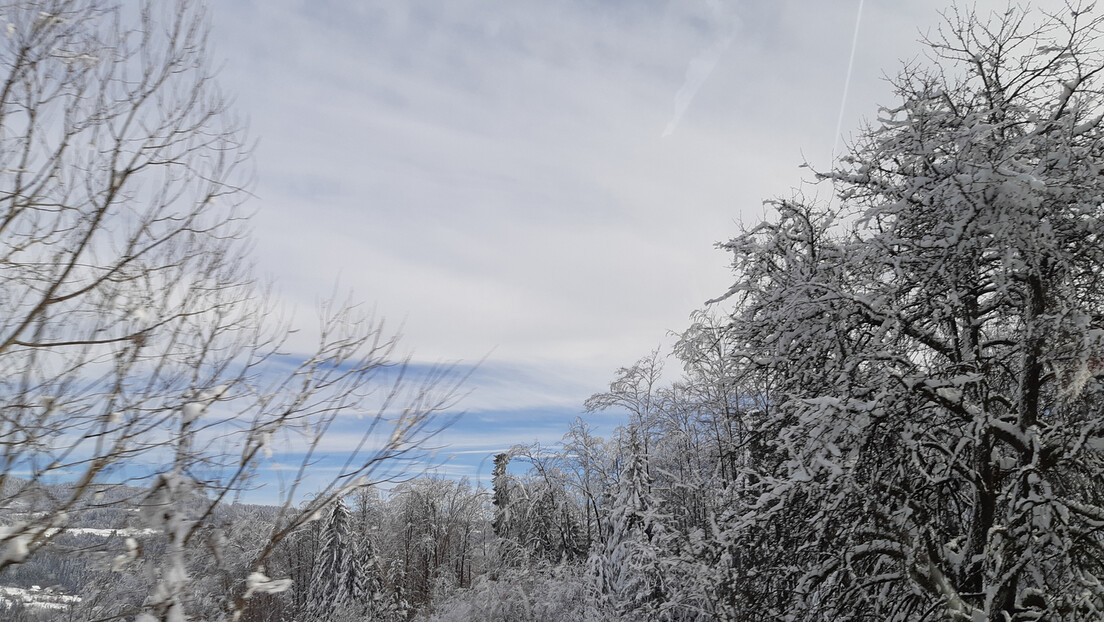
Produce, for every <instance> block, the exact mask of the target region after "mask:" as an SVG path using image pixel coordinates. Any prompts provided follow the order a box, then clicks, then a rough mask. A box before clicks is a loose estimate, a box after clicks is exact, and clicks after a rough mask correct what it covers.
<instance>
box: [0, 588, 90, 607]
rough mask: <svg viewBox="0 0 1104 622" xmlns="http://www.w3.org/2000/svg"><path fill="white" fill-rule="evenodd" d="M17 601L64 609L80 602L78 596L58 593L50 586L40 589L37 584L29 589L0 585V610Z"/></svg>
mask: <svg viewBox="0 0 1104 622" xmlns="http://www.w3.org/2000/svg"><path fill="white" fill-rule="evenodd" d="M17 602H21V603H23V604H24V605H26V606H28V607H37V608H39V609H65V608H67V607H69V606H70V605H71V604H75V603H78V602H80V597H79V596H70V595H68V594H59V593H57V592H54V591H53V590H51V589H50V588H46V589H42V588H40V587H39V586H37V585H35V586H32V587H31V588H30V589H26V588H21V587H3V586H0V611H2V610H4V609H7V608H8V607H9V606H11V605H10V604H9V603H12V604H14V603H17Z"/></svg>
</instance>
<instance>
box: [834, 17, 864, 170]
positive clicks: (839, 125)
mask: <svg viewBox="0 0 1104 622" xmlns="http://www.w3.org/2000/svg"><path fill="white" fill-rule="evenodd" d="M862 12H863V0H859V12H858V13H857V14H856V15H855V34H853V35H852V36H851V58H850V59H849V60H848V61H847V79H846V80H844V81H843V99H841V100H840V111H839V118H838V119H836V136H835V139H834V140H833V142H832V160H831V163H830V164H829V166H835V165H836V152H837V150H838V149H839V141H840V134H841V133H843V110H844V108H845V107H846V106H847V92H848V91H849V90H851V70H852V69H853V68H854V67H855V48H857V47H858V46H859V22H861V21H862Z"/></svg>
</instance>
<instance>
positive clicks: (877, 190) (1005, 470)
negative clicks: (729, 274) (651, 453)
mask: <svg viewBox="0 0 1104 622" xmlns="http://www.w3.org/2000/svg"><path fill="white" fill-rule="evenodd" d="M946 18H947V19H946V23H945V25H944V27H943V29H941V30H940V31H939V32H938V34H937V35H936V36H935V37H933V38H932V39H931V40H930V41H929V44H930V49H931V51H932V55H933V59H934V61H935V65H934V66H932V67H921V66H908V67H906V68H905V69H904V70H903V71H902V72H901V73H900V74H899V75H898V76H897V78H896V79H895V80H894V81H893V83H894V85H895V87H896V91H897V95H898V97H899V99H900V102H899V103H898V104H897V105H895V106H893V107H891V108H887V109H883V110H882V112H881V115H880V117H879V119H878V121H877V123H875V124H874V125H872V126H870V127H867V128H866V129H865V130H864V131H863V132H862V133H861V135H860V136H859V137H858V139H857V140H856V141H855V142H854V144H853V145H852V146H851V149H850V152H849V154H848V155H847V156H846V157H844V158H842V160H841V162H840V164H839V166H838V167H836V168H835V169H833V170H832V171H831V172H828V173H825V174H822V175H821V177H822V178H823V179H825V180H830V181H831V182H832V183H833V184H834V185H835V187H836V189H837V193H838V201H837V202H835V203H833V204H830V205H825V204H823V203H817V202H808V201H806V200H804V199H803V198H801V197H796V198H794V199H790V200H779V201H774V202H773V203H772V205H773V206H774V208H775V212H776V218H775V219H774V220H773V221H772V222H768V223H763V224H760V225H758V226H756V227H754V228H752V229H750V230H748V231H746V232H745V233H743V234H742V235H740V236H738V237H736V238H735V239H733V240H731V241H730V242H728V243H727V244H725V245H724V246H725V248H727V249H729V250H730V251H732V253H733V257H734V268H735V271H736V275H737V278H736V283H735V285H734V286H733V287H732V289H731V291H730V292H729V299H730V300H731V301H734V302H735V303H736V311H735V312H734V314H733V316H732V321H731V324H730V326H729V332H730V338H731V341H732V342H733V343H734V344H735V345H734V349H735V354H734V356H735V357H736V359H737V360H739V361H741V364H742V365H743V367H744V369H746V373H747V374H748V375H749V377H756V378H769V379H770V386H771V391H772V397H771V403H770V405H769V408H768V411H769V412H768V415H767V416H765V417H763V418H762V419H761V420H760V421H758V422H757V423H756V425H757V429H755V430H752V431H751V433H752V434H753V435H755V436H756V437H757V438H770V439H773V440H772V441H771V443H770V444H769V447H767V448H764V449H763V453H762V455H761V456H760V459H759V460H758V463H757V464H756V465H755V466H754V467H753V472H752V473H750V475H751V477H750V479H749V481H751V482H755V483H756V485H755V488H754V492H753V497H752V498H753V499H754V503H753V504H752V506H751V510H750V511H748V512H747V513H746V514H744V515H743V516H742V517H741V519H740V521H739V526H736V527H733V528H732V530H731V532H730V535H731V537H733V538H735V539H737V540H741V541H743V542H744V543H745V546H746V548H748V550H751V549H753V548H756V547H760V546H761V542H762V541H764V540H765V541H769V542H772V543H774V546H772V547H768V550H770V551H774V552H775V553H774V555H773V558H772V557H771V556H769V555H768V556H767V557H766V558H762V559H760V560H759V561H758V562H757V563H760V564H762V568H761V569H759V570H760V571H761V576H762V577H763V586H762V589H761V590H759V593H760V595H761V597H762V603H761V607H760V608H759V610H758V611H759V612H760V613H759V615H775V616H778V617H779V618H782V617H785V616H796V618H798V619H818V620H819V619H824V620H829V619H830V620H858V619H879V620H943V619H953V620H970V621H978V620H994V621H996V620H1036V619H1047V620H1093V619H1100V618H1101V617H1102V616H1104V589H1102V587H1101V586H1102V585H1104V582H1102V579H1104V564H1102V563H1101V560H1104V538H1102V536H1101V532H1100V529H1099V527H1100V525H1101V524H1102V521H1104V482H1102V480H1101V472H1102V471H1101V470H1102V468H1104V455H1102V454H1101V450H1102V449H1104V410H1102V402H1104V383H1102V381H1104V356H1102V352H1104V350H1102V348H1104V341H1102V340H1104V280H1102V269H1104V268H1102V266H1104V239H1102V237H1101V232H1102V231H1104V222H1102V220H1101V219H1102V218H1104V206H1102V204H1104V175H1102V173H1104V126H1102V124H1101V115H1102V114H1104V101H1102V96H1104V92H1102V90H1101V89H1102V81H1101V77H1102V75H1101V74H1102V72H1104V55H1102V52H1101V48H1100V35H1101V25H1102V21H1101V19H1102V18H1101V17H1100V16H1099V14H1098V13H1097V12H1093V10H1092V7H1091V6H1090V5H1078V4H1070V5H1067V6H1066V7H1065V9H1064V10H1063V11H1061V12H1060V13H1057V14H1054V15H1050V14H1045V13H1029V12H1025V11H1022V10H1019V9H1010V10H1009V11H1007V12H1005V13H1003V14H998V15H994V16H992V17H989V18H985V17H978V16H976V15H973V14H966V13H960V12H957V11H952V12H951V13H949V14H947V16H946ZM794 611H797V612H798V613H793V612H794ZM764 612H770V613H764ZM787 619H790V618H787Z"/></svg>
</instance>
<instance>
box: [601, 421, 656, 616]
mask: <svg viewBox="0 0 1104 622" xmlns="http://www.w3.org/2000/svg"><path fill="white" fill-rule="evenodd" d="M629 435H630V441H629V446H628V448H627V449H628V453H629V456H628V458H629V461H628V466H627V467H626V469H625V471H624V473H623V474H622V476H621V479H620V480H619V481H618V482H617V486H616V493H615V494H616V496H615V498H614V501H613V504H612V508H611V511H610V521H609V525H610V532H609V533H608V534H606V541H605V545H604V547H603V548H602V549H600V550H599V551H596V552H595V553H594V554H592V556H591V559H590V566H591V572H592V574H593V575H594V578H595V580H596V583H597V587H598V591H599V593H600V594H603V595H605V597H606V598H608V600H609V601H610V604H611V605H612V606H613V607H614V608H616V610H617V611H619V612H620V613H622V614H626V615H633V616H645V617H648V618H649V619H662V618H661V617H660V616H659V612H660V609H661V606H662V605H663V604H664V603H665V602H666V601H667V594H666V590H665V587H664V582H665V581H664V576H663V571H662V569H661V568H660V560H661V558H662V552H661V547H660V545H661V541H662V535H663V525H662V523H661V521H659V520H658V509H659V508H658V504H657V501H656V499H655V498H654V497H653V495H652V481H651V477H650V476H649V474H648V457H647V454H646V453H645V452H644V449H643V443H642V442H641V441H640V439H639V432H638V431H637V430H636V429H635V428H630V430H629Z"/></svg>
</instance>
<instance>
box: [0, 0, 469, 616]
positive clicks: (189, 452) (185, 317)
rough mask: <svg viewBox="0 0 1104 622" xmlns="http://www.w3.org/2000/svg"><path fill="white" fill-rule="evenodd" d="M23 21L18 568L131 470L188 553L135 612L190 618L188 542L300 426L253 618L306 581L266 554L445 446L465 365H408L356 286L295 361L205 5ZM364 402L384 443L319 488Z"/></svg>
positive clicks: (17, 175) (15, 268)
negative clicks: (340, 501)
mask: <svg viewBox="0 0 1104 622" xmlns="http://www.w3.org/2000/svg"><path fill="white" fill-rule="evenodd" d="M0 29H2V32H0V394H2V396H3V398H2V404H0V511H6V512H7V514H6V516H9V517H10V516H11V515H12V513H18V515H19V516H22V517H23V518H21V519H19V520H11V521H5V523H4V524H3V525H0V572H2V571H3V570H4V568H6V567H8V566H10V565H12V564H18V563H20V562H22V561H24V560H26V559H27V558H28V557H29V556H31V555H34V554H35V552H36V551H38V550H39V549H41V548H42V547H44V546H47V545H48V544H49V543H50V541H51V540H52V539H54V538H56V537H57V536H58V535H59V534H62V533H64V531H65V530H66V528H67V526H68V525H70V524H71V523H72V522H73V521H74V520H76V519H77V518H79V514H80V513H81V512H82V511H84V510H85V509H87V508H88V507H90V504H92V503H93V502H95V500H96V499H99V498H101V497H100V495H102V494H103V493H104V492H105V490H106V489H107V488H109V487H110V484H109V483H121V482H123V481H124V476H128V477H130V478H131V479H130V481H129V482H128V483H131V484H135V485H138V486H141V487H142V488H144V489H145V492H143V493H142V495H141V498H140V499H130V500H126V501H124V502H125V503H130V504H132V505H134V506H136V507H139V508H140V509H141V516H142V518H143V520H144V523H145V524H144V525H140V526H144V527H148V528H152V529H154V530H156V531H157V532H158V533H159V534H160V536H159V537H161V538H163V539H164V541H165V542H167V544H166V547H167V549H166V550H167V553H166V554H165V556H164V558H163V567H162V568H161V569H160V570H159V571H158V573H156V577H155V583H156V585H155V586H154V587H151V594H152V596H151V597H150V598H149V599H148V600H147V602H146V603H145V604H144V605H143V606H142V608H141V611H120V612H116V613H117V615H120V616H127V617H128V618H131V617H133V616H135V615H138V614H141V615H142V616H146V617H145V618H143V619H148V617H149V616H153V617H154V618H160V619H165V620H179V619H183V616H184V615H185V613H186V612H187V610H188V607H189V606H190V604H189V602H190V601H189V598H190V596H189V590H188V585H189V581H190V578H189V576H188V572H187V569H186V558H187V555H186V553H187V552H188V551H192V550H196V549H198V548H202V547H205V546H208V545H209V544H210V543H217V542H219V541H220V539H219V537H218V527H219V526H218V525H217V524H216V522H217V521H216V520H215V516H216V509H217V508H218V507H219V505H220V504H222V503H224V502H228V501H232V500H235V499H236V498H238V495H240V494H241V493H242V492H244V491H246V490H248V489H249V488H250V487H251V486H252V485H253V484H252V483H251V482H252V481H253V480H252V478H254V477H255V476H256V475H257V474H258V472H259V471H260V469H262V468H264V465H265V464H266V461H267V459H268V457H269V455H270V453H271V452H272V451H273V448H274V447H278V443H280V442H281V441H282V440H283V439H287V438H290V439H292V440H293V442H294V443H297V445H298V447H300V448H301V449H302V452H303V454H302V455H304V456H305V457H304V458H303V460H302V462H301V467H300V468H299V470H298V472H297V473H296V474H295V475H293V476H292V477H291V478H290V479H287V480H285V486H284V487H283V489H282V490H281V500H282V502H283V504H284V505H283V507H284V511H283V512H282V513H281V515H280V517H279V518H278V519H277V520H276V521H274V523H273V525H272V527H271V533H270V534H269V537H268V539H267V540H266V544H263V545H261V546H260V547H259V548H258V549H257V550H256V551H252V552H251V553H250V554H251V555H252V557H253V561H252V568H251V570H252V571H253V572H252V573H251V574H250V575H249V576H248V577H245V576H242V577H238V582H237V583H236V584H235V587H234V588H233V589H232V590H231V591H230V592H228V593H227V594H225V595H223V596H222V600H221V601H220V604H219V607H220V608H221V610H222V613H223V614H224V615H231V614H233V615H238V614H240V613H241V611H242V610H243V608H244V607H245V606H246V603H247V600H246V599H247V598H248V597H249V596H250V595H251V594H253V593H258V592H266V591H267V592H271V591H276V590H278V589H283V588H285V587H286V582H281V581H279V580H277V579H273V578H269V577H267V576H266V575H265V573H264V565H265V562H266V559H267V558H268V556H269V555H271V553H272V551H273V548H274V547H275V545H276V543H278V542H279V541H280V540H281V539H283V538H285V537H286V536H287V535H288V534H290V533H292V532H293V531H295V530H296V529H297V528H298V527H299V526H301V525H302V524H303V523H305V522H306V521H309V520H311V519H312V518H313V517H314V516H315V515H316V514H317V513H318V512H319V510H320V509H322V508H324V507H326V506H327V505H328V504H329V503H330V502H331V501H333V500H334V499H336V498H339V497H340V496H343V495H345V494H347V493H348V492H349V491H350V490H351V489H353V488H354V487H356V486H358V485H362V484H364V483H366V482H369V481H371V480H372V479H373V478H377V479H378V478H379V477H382V475H381V473H382V471H381V466H385V465H388V464H390V463H391V462H390V461H392V460H393V459H395V458H398V457H401V456H403V455H410V454H411V452H417V451H419V448H420V447H424V445H422V444H421V441H423V440H424V439H425V438H426V437H427V435H429V434H431V433H432V430H433V429H434V428H436V427H437V426H438V425H439V422H438V418H435V417H433V415H434V413H436V412H438V411H440V410H441V409H442V408H444V407H446V406H447V405H448V404H449V403H450V402H451V401H452V395H454V393H453V392H452V391H451V386H450V383H451V382H452V380H451V376H450V375H449V374H448V373H447V370H438V371H436V372H433V373H431V374H430V375H429V377H428V379H427V380H426V381H425V383H424V384H417V383H411V382H410V381H409V380H407V381H406V382H405V384H404V381H403V378H404V376H403V374H402V369H401V368H402V360H401V359H396V357H395V356H394V347H395V343H396V342H395V337H394V336H393V335H390V334H389V333H388V332H386V331H385V329H384V327H383V325H382V323H381V322H379V321H377V320H374V319H372V318H371V317H366V316H363V315H361V314H360V313H359V312H358V311H357V310H356V307H355V306H353V305H342V304H327V305H324V308H323V313H322V315H323V321H322V325H321V330H320V341H319V346H318V348H317V350H316V351H315V352H313V353H311V354H307V355H306V356H303V357H302V358H301V359H298V362H296V363H295V364H293V365H291V371H288V367H289V366H288V364H287V360H288V359H287V357H285V356H284V353H283V352H282V347H283V344H284V341H285V339H286V336H287V335H288V334H289V331H288V327H287V326H286V325H282V324H280V323H278V322H277V323H273V321H272V319H271V316H272V312H273V306H272V304H271V303H270V302H269V301H268V299H267V296H266V293H265V290H264V288H262V287H260V286H259V285H258V284H257V283H256V282H255V280H254V277H253V275H252V272H251V267H250V261H249V258H248V252H247V251H248V240H247V239H246V237H245V233H246V220H245V218H244V216H243V214H242V212H241V210H240V209H239V204H240V203H241V201H242V200H243V199H244V198H245V196H246V194H247V193H246V192H245V191H244V190H243V187H244V186H245V185H246V184H247V183H248V181H249V179H248V177H249V171H248V170H247V169H246V168H244V167H243V165H244V164H245V163H246V162H247V155H248V152H247V149H246V141H245V137H244V134H243V132H242V129H241V124H240V123H238V122H237V121H236V120H235V119H234V117H233V116H232V114H231V113H230V111H229V108H228V106H227V100H226V99H225V97H224V96H223V95H222V94H221V93H220V91H219V90H218V88H217V86H216V84H215V82H214V77H213V72H212V70H211V68H210V65H209V62H208V58H207V42H206V38H207V32H208V25H207V21H206V16H205V11H204V7H203V5H202V3H201V2H199V1H192V0H179V1H173V2H160V1H149V2H141V3H136V4H131V3H122V2H116V1H113V0H40V1H36V2H26V1H16V2H10V3H7V4H5V6H4V10H3V17H2V20H0ZM414 384H417V386H413V385H414ZM404 386H406V387H407V389H405V390H404V389H403V387H404ZM407 398H409V402H408V403H407V404H404V406H406V408H405V409H396V408H394V406H395V402H396V400H399V399H407ZM393 412H401V413H402V414H401V415H399V414H392V413H393ZM351 413H355V414H358V415H361V416H363V415H365V414H367V415H368V417H367V418H366V419H364V421H365V424H364V427H365V429H366V430H367V431H366V432H365V437H364V442H363V443H361V445H360V446H359V447H358V449H357V451H356V452H354V453H353V454H352V455H351V456H350V457H349V458H348V460H347V461H346V462H345V463H344V468H343V469H342V471H341V472H340V473H339V474H338V476H337V478H336V479H335V480H333V482H332V483H331V484H330V485H329V486H328V487H327V488H325V489H324V490H322V491H306V492H319V494H317V495H316V496H315V497H313V498H312V500H311V501H310V502H308V503H306V504H305V505H303V506H300V505H298V501H299V500H300V498H301V497H302V496H303V494H302V493H303V492H304V491H299V490H298V487H299V484H300V483H301V482H302V481H303V476H304V474H305V473H306V469H307V467H308V466H309V465H310V464H311V463H312V461H313V460H315V459H316V458H317V452H318V451H320V448H321V445H320V444H319V443H320V440H321V438H322V437H323V435H324V434H325V433H326V431H327V430H329V429H330V428H331V426H333V425H334V424H335V422H336V421H337V419H338V417H340V416H342V415H343V414H351ZM293 473H295V472H294V471H293ZM51 481H68V482H71V485H70V486H68V487H67V488H64V489H63V490H64V493H63V494H59V493H57V490H62V489H58V488H48V487H46V486H45V484H46V483H49V482H51ZM111 498H116V497H111ZM211 546H216V545H211ZM216 548H217V547H216ZM141 550H143V547H136V548H135V549H134V551H135V552H140V551H141ZM215 557H216V558H217V559H221V557H219V555H218V552H217V551H216V552H215ZM129 561H132V560H131V559H129V558H124V559H120V560H118V565H119V566H120V567H122V566H125V564H126V563H128V562H129ZM97 616H99V617H109V616H108V615H107V614H106V613H103V612H99V613H97Z"/></svg>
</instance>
